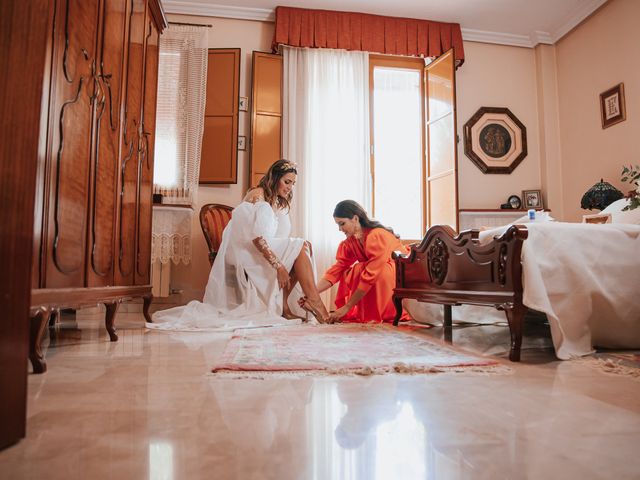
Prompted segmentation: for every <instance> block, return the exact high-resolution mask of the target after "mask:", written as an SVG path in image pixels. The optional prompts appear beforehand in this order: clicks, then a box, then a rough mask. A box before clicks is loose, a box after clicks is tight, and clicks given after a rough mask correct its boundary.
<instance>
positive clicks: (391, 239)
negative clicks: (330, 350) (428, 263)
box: [323, 228, 409, 323]
mask: <svg viewBox="0 0 640 480" xmlns="http://www.w3.org/2000/svg"><path fill="white" fill-rule="evenodd" d="M362 233H363V238H362V243H361V242H360V241H359V240H358V239H356V238H355V237H349V238H347V239H345V240H343V241H342V242H341V243H340V245H339V246H338V252H337V253H336V263H335V264H333V265H332V266H331V267H329V269H328V270H327V271H326V272H325V274H324V275H323V278H324V279H325V280H328V281H329V282H331V283H332V284H334V285H335V284H336V283H339V285H338V293H337V295H336V307H338V308H340V307H342V306H344V305H345V304H346V303H347V301H348V300H349V297H351V295H352V294H353V293H355V291H356V290H357V289H360V290H363V291H364V292H366V294H365V296H364V297H362V299H361V300H360V301H359V302H358V303H357V304H356V306H355V307H353V308H352V309H351V310H349V312H348V313H347V314H346V315H345V316H344V317H342V318H343V320H347V321H353V322H361V323H364V322H383V321H386V322H391V321H393V318H394V317H395V315H396V309H395V307H394V305H393V301H392V299H391V296H392V295H393V288H394V287H395V284H396V265H395V262H394V261H393V260H392V259H391V253H392V252H393V251H395V250H399V251H401V252H403V253H408V252H409V249H408V248H407V247H406V246H405V245H403V244H402V242H401V241H400V240H399V239H397V238H396V237H395V236H394V235H393V234H392V233H390V232H388V231H387V230H385V229H384V228H364V229H363V230H362ZM403 318H407V319H408V318H409V317H408V316H407V315H406V313H405V314H403Z"/></svg>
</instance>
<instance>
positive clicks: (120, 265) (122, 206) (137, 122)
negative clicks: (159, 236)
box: [115, 0, 146, 285]
mask: <svg viewBox="0 0 640 480" xmlns="http://www.w3.org/2000/svg"><path fill="white" fill-rule="evenodd" d="M131 6H132V8H131V10H130V11H129V12H128V15H129V37H128V43H127V47H126V58H127V67H126V72H127V77H126V83H125V85H126V90H125V93H124V95H125V99H124V118H123V119H122V122H123V130H122V136H121V141H120V150H121V154H120V163H119V165H118V194H119V198H118V212H117V224H116V255H117V257H116V269H115V283H116V285H133V283H134V271H135V268H136V248H137V247H136V216H137V210H138V208H137V199H138V163H139V154H140V150H141V145H142V142H141V137H142V136H143V135H142V125H141V123H142V121H141V114H142V102H143V93H142V92H143V90H142V89H143V75H144V41H145V36H146V28H145V26H146V22H145V14H146V12H145V10H146V8H145V7H146V2H145V0H131Z"/></svg>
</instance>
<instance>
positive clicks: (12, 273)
mask: <svg viewBox="0 0 640 480" xmlns="http://www.w3.org/2000/svg"><path fill="white" fill-rule="evenodd" d="M52 5H53V2H49V1H48V0H32V1H30V2H27V3H25V2H23V1H22V0H3V1H1V2H0V65H4V66H5V68H6V66H8V65H10V66H11V68H6V70H5V71H4V72H3V74H2V75H0V112H2V115H0V201H1V202H2V205H4V208H2V209H0V225H2V228H1V229H0V265H2V275H0V311H2V316H1V317H0V392H2V393H1V396H0V425H2V427H1V428H0V449H2V448H5V447H8V446H9V445H12V444H14V443H16V442H17V441H19V440H20V439H21V438H23V437H24V436H25V432H26V411H27V354H28V351H29V348H28V345H29V303H30V292H31V268H30V265H31V259H32V254H33V248H32V245H31V242H32V239H33V221H34V198H35V184H36V170H37V163H38V155H39V151H38V146H39V142H38V136H39V125H40V118H41V117H40V110H41V98H42V85H43V77H44V71H45V56H46V55H47V52H49V53H50V50H49V49H48V48H47V40H48V39H50V38H51V37H50V31H48V28H49V26H50V22H51V18H52V14H53V9H51V10H50V7H51V6H52ZM45 112H46V104H45ZM43 123H45V124H46V115H45V116H44V121H43Z"/></svg>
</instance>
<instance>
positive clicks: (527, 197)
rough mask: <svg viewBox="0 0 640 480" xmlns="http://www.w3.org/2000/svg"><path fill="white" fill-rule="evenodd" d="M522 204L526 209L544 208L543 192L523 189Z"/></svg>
mask: <svg viewBox="0 0 640 480" xmlns="http://www.w3.org/2000/svg"><path fill="white" fill-rule="evenodd" d="M522 202H523V204H522V206H523V208H525V209H529V208H537V209H542V208H544V205H542V192H541V191H540V190H523V191H522Z"/></svg>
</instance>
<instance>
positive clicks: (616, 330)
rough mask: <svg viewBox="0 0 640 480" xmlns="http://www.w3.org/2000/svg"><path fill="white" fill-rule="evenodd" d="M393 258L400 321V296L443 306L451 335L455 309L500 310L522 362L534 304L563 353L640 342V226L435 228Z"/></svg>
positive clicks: (575, 354) (568, 355)
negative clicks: (525, 326) (525, 323)
mask: <svg viewBox="0 0 640 480" xmlns="http://www.w3.org/2000/svg"><path fill="white" fill-rule="evenodd" d="M393 257H394V259H395V262H396V267H397V270H396V288H395V289H394V297H393V299H394V304H395V306H396V312H397V315H396V319H395V321H394V324H396V325H397V322H398V319H399V318H400V314H401V313H402V301H403V299H415V300H417V301H419V302H429V303H437V304H442V305H444V306H445V307H444V327H445V338H447V337H448V338H449V339H450V338H451V326H452V325H451V323H452V322H451V307H452V306H456V305H465V304H470V305H479V306H483V307H493V308H497V309H499V310H503V311H504V312H505V314H506V318H507V322H508V325H509V330H510V335H511V345H510V352H509V359H510V360H512V361H519V360H520V350H521V345H522V326H523V321H524V315H525V313H526V311H527V309H529V308H531V309H534V310H537V311H540V312H543V313H545V314H546V316H547V319H548V321H549V325H550V329H551V336H552V340H553V344H554V348H555V352H556V356H557V357H558V358H560V359H569V358H573V357H578V356H582V355H587V354H589V353H592V352H593V351H594V350H593V348H594V346H598V347H607V348H640V225H634V224H605V225H593V224H586V223H563V222H540V223H538V222H534V223H529V224H527V225H509V226H505V227H501V228H498V229H492V230H487V231H482V232H480V231H478V230H469V231H465V232H462V233H461V234H460V235H456V234H455V232H454V231H453V230H452V229H451V228H450V227H446V226H435V227H432V228H430V229H429V230H428V231H427V233H426V235H425V237H424V239H423V240H422V242H420V244H419V245H413V246H412V247H411V250H410V252H409V253H408V254H406V255H402V254H399V253H395V254H394V255H393Z"/></svg>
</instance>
